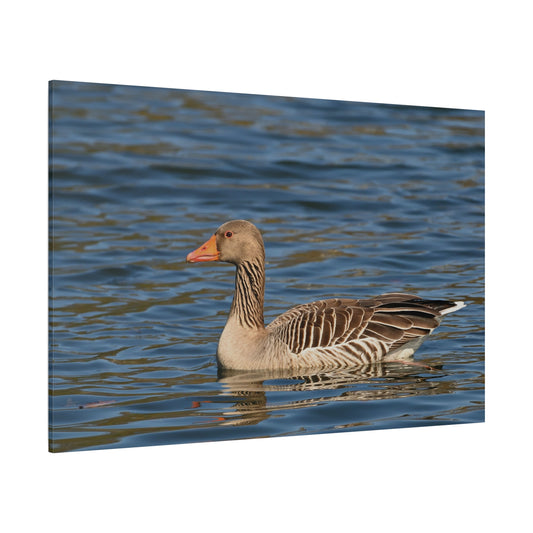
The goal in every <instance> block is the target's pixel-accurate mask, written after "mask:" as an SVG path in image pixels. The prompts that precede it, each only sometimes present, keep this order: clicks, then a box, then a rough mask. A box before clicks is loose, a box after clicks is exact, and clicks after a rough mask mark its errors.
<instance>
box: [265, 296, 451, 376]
mask: <svg viewBox="0 0 533 533" xmlns="http://www.w3.org/2000/svg"><path fill="white" fill-rule="evenodd" d="M455 305H456V304H455V302H450V301H444V300H423V299H421V298H419V297H417V296H415V295H411V294H402V293H389V294H383V295H381V296H379V297H377V298H372V299H368V300H349V299H330V300H319V301H316V302H311V303H309V304H304V305H299V306H297V307H294V308H292V309H290V310H289V311H287V312H286V313H284V314H282V315H281V316H279V317H278V318H276V319H275V320H274V321H273V322H272V323H271V324H270V325H269V326H268V327H267V329H268V330H270V331H271V333H272V334H274V335H275V336H277V337H278V338H279V339H280V340H282V342H284V343H285V344H286V345H287V347H288V349H289V351H290V352H291V353H292V354H293V356H294V357H297V358H298V360H299V364H302V363H304V362H305V363H306V364H309V365H312V366H314V365H316V364H320V365H328V366H336V367H340V366H347V365H354V364H359V365H360V364H368V363H372V362H375V361H378V360H381V359H383V357H384V356H385V355H386V354H389V355H390V354H391V353H394V352H395V351H398V350H399V349H401V348H402V347H408V346H411V345H415V344H416V346H418V345H419V344H420V342H421V341H422V340H423V338H424V337H426V336H427V335H429V334H430V333H431V332H432V331H433V329H435V328H436V327H437V326H438V325H439V322H440V318H441V316H442V315H443V314H445V313H446V311H447V310H451V309H452V308H454V307H455Z"/></svg>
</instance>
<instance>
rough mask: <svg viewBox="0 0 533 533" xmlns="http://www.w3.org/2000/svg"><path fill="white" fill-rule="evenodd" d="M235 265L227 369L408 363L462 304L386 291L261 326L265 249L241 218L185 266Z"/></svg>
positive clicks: (222, 357) (224, 358)
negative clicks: (426, 340)
mask: <svg viewBox="0 0 533 533" xmlns="http://www.w3.org/2000/svg"><path fill="white" fill-rule="evenodd" d="M206 261H224V262H227V263H232V264H234V265H235V267H236V275H235V292H234V295H233V302H232V304H231V308H230V312H229V315H228V318H227V322H226V325H225V327H224V330H223V331H222V334H221V336H220V339H219V343H218V348H217V354H216V357H217V363H218V365H219V367H221V368H222V369H231V370H237V371H239V370H244V371H249V370H254V371H255V370H298V371H300V370H303V369H309V370H311V369H314V370H333V369H342V368H350V367H357V366H361V365H369V364H373V363H378V362H387V361H398V360H400V361H404V360H407V359H409V358H410V357H411V356H412V354H413V353H414V352H415V350H416V349H417V348H418V347H419V346H420V344H421V343H422V341H423V340H424V339H425V338H426V337H427V336H428V335H429V334H430V333H431V332H432V331H433V330H434V329H435V328H436V327H437V326H438V325H439V323H440V321H441V319H442V317H443V316H444V315H446V314H448V313H451V312H453V311H457V310H459V309H461V308H462V307H464V306H465V304H464V302H461V301H457V302H453V301H447V300H426V299H423V298H420V297H418V296H416V295H413V294H403V293H387V294H382V295H381V296H377V297H375V298H370V299H361V300H354V299H347V298H331V299H327V300H318V301H315V302H311V303H306V304H302V305H297V306H296V307H293V308H292V309H290V310H288V311H286V312H285V313H283V314H282V315H280V316H278V317H277V318H275V319H274V320H273V321H272V322H271V323H270V324H268V326H266V327H265V323H264V318H263V304H264V294H265V247H264V244H263V238H262V237H261V233H260V232H259V230H258V229H257V227H256V226H255V225H254V224H252V223H251V222H249V221H247V220H231V221H229V222H226V223H224V224H222V225H221V226H220V227H219V228H218V229H217V230H216V231H215V233H214V234H213V235H212V236H211V238H210V239H209V240H208V241H207V242H205V243H204V244H203V245H202V246H200V247H199V248H197V249H196V250H194V251H192V252H190V253H189V254H188V255H187V262H189V263H201V262H206Z"/></svg>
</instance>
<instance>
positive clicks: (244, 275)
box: [230, 260, 265, 329]
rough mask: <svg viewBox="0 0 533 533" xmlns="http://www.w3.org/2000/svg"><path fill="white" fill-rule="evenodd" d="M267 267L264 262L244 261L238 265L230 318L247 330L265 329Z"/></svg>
mask: <svg viewBox="0 0 533 533" xmlns="http://www.w3.org/2000/svg"><path fill="white" fill-rule="evenodd" d="M264 297H265V266H264V263H263V262H262V261H259V260H257V261H243V262H241V263H239V264H238V265H237V272H236V275H235V294H234V296H233V303H232V305H231V310H230V317H232V318H236V319H237V320H238V322H239V323H240V325H241V326H242V327H245V328H253V329H263V328H264V327H265V322H264V318H263V305H264Z"/></svg>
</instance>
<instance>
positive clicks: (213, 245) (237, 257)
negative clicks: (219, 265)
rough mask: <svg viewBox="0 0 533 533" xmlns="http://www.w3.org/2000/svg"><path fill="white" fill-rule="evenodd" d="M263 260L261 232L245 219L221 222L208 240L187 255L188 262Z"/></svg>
mask: <svg viewBox="0 0 533 533" xmlns="http://www.w3.org/2000/svg"><path fill="white" fill-rule="evenodd" d="M264 260H265V247H264V245H263V238H262V237H261V233H260V232H259V230H258V229H257V228H256V227H255V226H254V225H253V224H252V223H251V222H248V221H247V220H230V221H229V222H226V223H224V224H222V226H220V227H219V228H218V229H217V230H216V231H215V233H214V234H213V236H212V237H211V238H210V239H209V240H208V241H206V242H205V243H204V244H202V246H200V247H199V248H197V249H196V250H194V252H191V253H190V254H188V255H187V262H188V263H198V262H203V261H224V262H226V263H233V264H234V265H240V264H241V263H243V262H250V261H251V262H257V261H260V262H264Z"/></svg>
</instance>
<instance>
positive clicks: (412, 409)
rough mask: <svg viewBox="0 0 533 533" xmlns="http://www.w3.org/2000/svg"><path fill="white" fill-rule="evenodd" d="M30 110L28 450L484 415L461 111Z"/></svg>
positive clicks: (264, 99)
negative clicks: (33, 125)
mask: <svg viewBox="0 0 533 533" xmlns="http://www.w3.org/2000/svg"><path fill="white" fill-rule="evenodd" d="M49 102H50V111H49V117H50V121H49V192H50V196H49V243H50V252H49V301H50V310H49V449H50V451H53V452H66V451H74V450H76V451H77V450H102V449H106V448H120V447H133V446H153V445H164V444H182V443H193V442H204V441H220V440H234V439H249V438H265V437H279V436H287V435H311V434H317V433H336V432H344V431H360V430H374V429H394V428H405V427H415V426H428V425H439V424H462V423H473V422H482V421H484V413H485V408H484V403H485V402H484V396H485V393H484V389H485V385H484V382H485V379H484V153H485V149H484V136H485V116H484V112H483V111H480V110H468V109H450V108H439V107H417V106H412V105H410V106H403V105H390V104H383V103H361V102H347V101H336V100H318V99H310V98H295V97H282V96H264V95H249V94H232V93H220V92H210V91H195V90H181V89H161V88H150V87H134V86H122V85H108V84H100V83H82V82H70V81H53V82H50V85H49Z"/></svg>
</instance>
